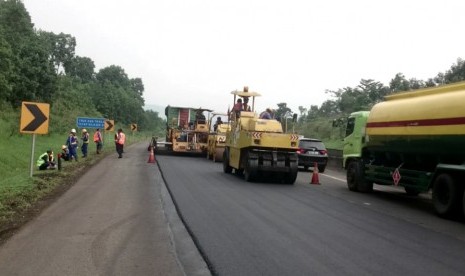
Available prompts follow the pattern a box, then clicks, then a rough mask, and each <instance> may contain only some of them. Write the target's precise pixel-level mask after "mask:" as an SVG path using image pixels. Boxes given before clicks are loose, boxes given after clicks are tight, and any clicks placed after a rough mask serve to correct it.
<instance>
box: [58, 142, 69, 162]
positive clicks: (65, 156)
mask: <svg viewBox="0 0 465 276" xmlns="http://www.w3.org/2000/svg"><path fill="white" fill-rule="evenodd" d="M60 158H61V159H63V160H65V161H69V149H68V146H66V145H63V146H61V153H60Z"/></svg>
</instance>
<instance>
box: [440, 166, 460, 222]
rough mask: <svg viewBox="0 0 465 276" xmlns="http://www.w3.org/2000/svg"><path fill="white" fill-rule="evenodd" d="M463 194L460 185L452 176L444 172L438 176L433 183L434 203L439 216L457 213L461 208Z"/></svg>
mask: <svg viewBox="0 0 465 276" xmlns="http://www.w3.org/2000/svg"><path fill="white" fill-rule="evenodd" d="M461 196H462V193H461V192H460V187H459V186H458V185H457V183H455V180H454V178H452V176H450V175H449V174H447V173H443V174H440V175H439V176H438V177H436V179H435V180H434V183H433V204H434V209H435V210H436V213H437V214H438V215H439V216H441V217H449V216H453V215H455V214H456V213H457V211H458V210H459V206H460V197H461Z"/></svg>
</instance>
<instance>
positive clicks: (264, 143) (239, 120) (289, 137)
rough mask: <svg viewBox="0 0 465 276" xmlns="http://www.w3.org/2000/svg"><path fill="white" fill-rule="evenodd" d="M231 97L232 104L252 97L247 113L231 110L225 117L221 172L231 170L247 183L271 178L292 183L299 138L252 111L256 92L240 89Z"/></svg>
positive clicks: (295, 168)
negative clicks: (226, 124) (242, 177)
mask: <svg viewBox="0 0 465 276" xmlns="http://www.w3.org/2000/svg"><path fill="white" fill-rule="evenodd" d="M231 94H232V95H233V102H234V104H236V100H237V99H241V100H242V102H248V99H249V98H252V105H251V106H250V107H251V108H250V111H242V110H234V109H233V111H232V112H231V113H230V114H229V118H230V121H231V129H230V130H228V131H227V132H226V144H225V150H224V152H223V171H224V172H225V173H232V171H233V170H234V171H235V173H236V174H243V175H244V178H245V180H246V181H249V182H251V181H261V180H263V179H268V178H271V177H272V178H273V179H279V180H280V182H283V183H287V184H294V182H295V179H296V177H297V172H298V166H297V165H298V160H297V150H298V138H299V136H298V135H296V134H288V133H284V132H283V128H282V125H281V123H280V122H279V121H277V120H275V119H260V118H259V116H258V114H257V113H256V112H255V97H258V96H260V94H259V93H257V92H252V91H248V87H244V89H243V90H235V91H232V92H231ZM246 98H247V100H245V99H246ZM244 100H245V101H244ZM246 110H249V109H246Z"/></svg>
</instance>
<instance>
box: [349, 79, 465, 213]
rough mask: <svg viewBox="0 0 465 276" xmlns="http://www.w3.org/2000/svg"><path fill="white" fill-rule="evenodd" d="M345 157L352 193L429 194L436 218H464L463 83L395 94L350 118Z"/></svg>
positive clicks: (464, 126) (464, 130)
mask: <svg viewBox="0 0 465 276" xmlns="http://www.w3.org/2000/svg"><path fill="white" fill-rule="evenodd" d="M343 153H344V167H345V168H346V170H347V185H348V188H349V189H350V190H352V191H361V192H370V191H371V190H372V189H373V183H375V184H382V185H397V186H403V187H404V188H405V191H406V192H407V193H408V194H409V195H417V194H418V193H420V192H426V191H429V190H432V193H433V203H434V207H435V210H436V212H437V213H438V214H439V215H440V216H446V217H447V216H453V215H455V214H457V213H462V214H465V193H464V188H465V82H460V83H455V84H450V85H444V86H438V87H433V88H425V89H420V90H416V91H412V92H405V93H398V94H393V95H390V96H387V97H386V99H385V101H383V102H381V103H378V104H376V105H375V106H373V108H372V109H371V111H369V112H367V111H365V112H363V111H362V112H355V113H353V114H351V116H350V117H349V118H348V123H347V131H346V137H345V139H344V152H343Z"/></svg>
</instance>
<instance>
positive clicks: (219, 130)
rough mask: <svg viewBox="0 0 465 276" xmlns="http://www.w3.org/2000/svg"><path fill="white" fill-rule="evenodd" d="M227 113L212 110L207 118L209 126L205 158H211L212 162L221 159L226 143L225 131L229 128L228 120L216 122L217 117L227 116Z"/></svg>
mask: <svg viewBox="0 0 465 276" xmlns="http://www.w3.org/2000/svg"><path fill="white" fill-rule="evenodd" d="M227 116H228V114H226V113H218V112H213V113H212V114H211V116H210V118H209V120H208V125H209V126H210V127H211V129H210V134H209V135H208V146H207V159H212V160H213V162H221V161H223V152H224V146H225V143H226V132H228V131H229V130H230V129H231V126H230V124H229V122H223V120H222V119H221V124H218V120H217V119H218V118H222V117H225V118H227Z"/></svg>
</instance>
